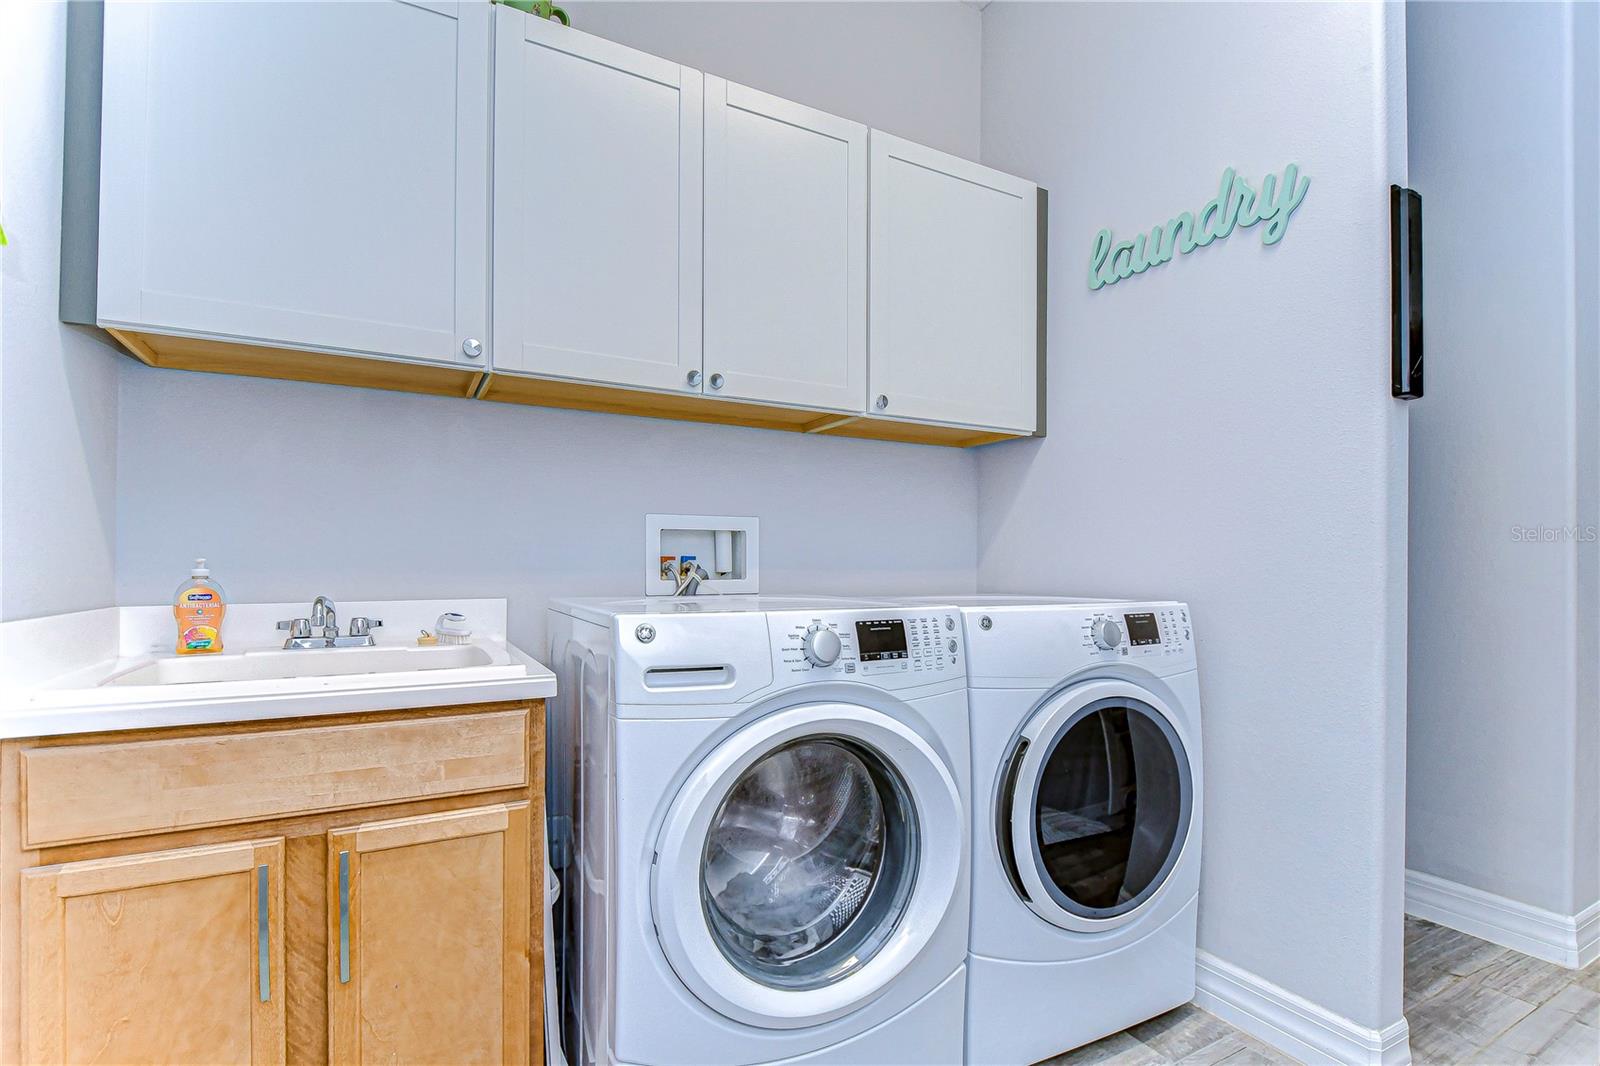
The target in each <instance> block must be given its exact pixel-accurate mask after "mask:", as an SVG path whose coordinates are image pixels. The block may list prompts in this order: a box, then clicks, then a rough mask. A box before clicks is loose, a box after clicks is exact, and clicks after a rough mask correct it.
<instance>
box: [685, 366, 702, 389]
mask: <svg viewBox="0 0 1600 1066" xmlns="http://www.w3.org/2000/svg"><path fill="white" fill-rule="evenodd" d="M684 380H685V381H687V382H688V383H689V387H690V388H691V389H692V388H694V387H696V386H697V385H699V384H700V371H698V370H691V371H689V374H688V376H687V377H685V378H684Z"/></svg>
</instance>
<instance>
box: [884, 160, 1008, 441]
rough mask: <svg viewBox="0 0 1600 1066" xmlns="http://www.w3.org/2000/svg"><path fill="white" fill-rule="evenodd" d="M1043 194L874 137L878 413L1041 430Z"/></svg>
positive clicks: (966, 165)
mask: <svg viewBox="0 0 1600 1066" xmlns="http://www.w3.org/2000/svg"><path fill="white" fill-rule="evenodd" d="M1037 196H1038V190H1037V187H1036V186H1034V184H1033V183H1032V182H1028V181H1024V180H1022V179H1021V178H1016V177H1012V176H1011V175H1009V174H1002V173H1000V172H999V171H997V170H991V169H989V168H988V167H983V166H979V165H978V164H976V163H972V162H969V161H967V160H965V159H959V158H957V157H955V156H951V155H946V154H945V153H943V152H939V151H935V150H934V149H932V148H926V147H923V146H922V145H919V144H913V143H911V142H910V141H905V140H901V139H900V138H898V137H892V136H890V135H889V134H886V133H880V132H879V131H877V130H873V131H872V198H871V212H872V221H871V227H872V240H871V268H870V279H871V280H870V296H869V304H870V306H871V309H872V314H871V327H870V335H869V339H868V345H867V359H868V367H869V371H868V374H869V378H870V386H869V389H868V392H869V394H870V396H871V404H872V413H873V414H875V415H882V416H885V417H888V418H907V419H919V420H927V421H932V422H951V423H957V424H961V425H968V426H978V427H985V428H992V429H999V430H1007V431H1011V432H1021V433H1031V432H1033V430H1034V428H1035V426H1036V423H1037V415H1038V412H1037V407H1036V401H1037V386H1038V350H1037V343H1038V340H1037V338H1038V332H1037V331H1038V323H1037V318H1036V301H1037V290H1036V279H1037V269H1038V234H1037V226H1036V219H1037V212H1038V203H1037Z"/></svg>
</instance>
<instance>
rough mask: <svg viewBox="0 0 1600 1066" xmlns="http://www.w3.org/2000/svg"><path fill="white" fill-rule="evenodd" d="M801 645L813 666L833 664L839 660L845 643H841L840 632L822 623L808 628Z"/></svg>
mask: <svg viewBox="0 0 1600 1066" xmlns="http://www.w3.org/2000/svg"><path fill="white" fill-rule="evenodd" d="M801 647H802V648H803V649H804V651H805V653H806V661H807V662H809V663H810V664H811V665H812V666H832V665H833V664H834V663H836V662H838V661H839V653H840V652H842V651H843V650H844V645H842V644H840V643H839V634H837V633H835V632H834V631H833V630H831V629H829V628H828V627H827V626H822V625H817V626H812V627H811V628H810V629H808V630H806V637H805V640H804V641H803V642H802V644H801Z"/></svg>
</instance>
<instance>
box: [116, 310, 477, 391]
mask: <svg viewBox="0 0 1600 1066" xmlns="http://www.w3.org/2000/svg"><path fill="white" fill-rule="evenodd" d="M106 332H107V333H109V334H111V336H113V337H115V338H116V339H117V341H118V342H120V343H121V344H122V346H123V347H124V348H126V349H127V350H128V351H129V352H130V353H132V355H133V356H134V358H136V359H138V360H139V361H140V362H141V363H144V364H145V365H147V366H154V367H162V368H164V369H169V370H199V371H204V372H207V373H212V374H241V375H244V376H246V377H254V378H277V379H280V380H284V381H315V382H320V383H322V384H325V385H354V386H356V387H358V388H367V389H390V390H393V391H396V392H418V393H423V394H424V395H428V396H456V397H460V398H463V399H466V398H470V397H472V396H474V395H475V394H476V393H477V391H478V387H479V385H480V384H481V383H482V380H483V377H484V374H483V372H482V371H480V370H477V369H474V368H471V367H463V368H461V369H459V370H457V369H453V368H451V367H448V366H432V365H429V364H427V363H414V362H406V361H402V360H396V359H379V358H370V359H369V358H364V357H362V356H358V355H334V354H332V353H329V352H316V351H305V350H301V349H298V348H275V347H272V346H270V345H264V344H244V343H239V342H236V341H220V340H211V339H209V338H205V337H181V336H176V335H168V334H162V333H147V332H137V331H134V330H125V329H115V328H111V327H107V328H106Z"/></svg>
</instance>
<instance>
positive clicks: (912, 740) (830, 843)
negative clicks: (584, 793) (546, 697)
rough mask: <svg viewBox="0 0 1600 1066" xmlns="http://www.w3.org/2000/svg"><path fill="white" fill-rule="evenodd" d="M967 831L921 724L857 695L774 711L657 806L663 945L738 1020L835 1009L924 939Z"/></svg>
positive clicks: (824, 1016)
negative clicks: (661, 814)
mask: <svg viewBox="0 0 1600 1066" xmlns="http://www.w3.org/2000/svg"><path fill="white" fill-rule="evenodd" d="M965 838H966V825H965V819H964V816H963V811H962V807H961V796H960V793H959V791H958V790H957V786H956V782H955V777H954V775H953V774H952V773H951V772H950V770H949V768H948V767H947V766H946V765H945V764H944V761H943V760H942V759H941V758H940V757H939V755H938V753H937V752H935V751H934V750H933V748H932V747H930V746H929V745H928V743H927V742H926V741H925V740H923V738H922V737H921V736H919V735H918V734H917V732H916V731H915V730H913V729H911V728H910V727H909V726H907V725H905V724H903V723H902V722H900V721H898V720H896V719H894V718H892V717H890V716H889V715H886V714H883V713H882V712H880V711H876V710H873V709H871V708H867V707H858V706H849V705H844V704H835V703H827V704H809V705H806V706H801V707H791V708H788V709H786V710H781V711H776V712H774V713H772V714H769V715H767V716H765V717H763V718H760V719H758V720H756V721H755V722H753V723H751V724H750V725H749V726H747V727H745V728H744V729H742V730H740V731H739V732H738V733H735V734H734V735H733V736H732V737H730V738H729V739H727V740H726V741H724V742H723V743H722V744H721V745H719V746H718V747H717V748H716V749H715V750H713V751H712V753H711V754H710V755H708V756H707V757H706V758H705V760H704V761H703V762H702V763H701V764H700V766H698V767H697V768H696V769H695V771H694V773H693V774H692V775H691V776H690V778H689V780H688V782H686V783H685V785H684V787H683V789H682V791H681V792H680V793H679V794H678V796H677V798H676V800H675V801H674V802H673V805H672V808H671V810H669V811H668V813H667V817H666V820H665V822H664V823H663V825H662V830H661V836H660V838H659V840H658V843H657V853H656V863H655V867H654V871H655V873H654V891H653V903H654V907H655V922H656V929H657V932H658V935H659V937H660V939H661V945H662V948H663V949H664V951H665V952H666V955H667V959H668V961H669V962H670V963H671V964H672V968H673V970H674V971H675V972H676V973H677V975H678V977H679V978H680V979H681V980H682V981H683V982H684V984H685V985H687V986H688V987H689V988H690V989H691V990H692V991H693V992H694V993H695V995H697V996H699V997H700V999H701V1000H702V1001H704V1002H705V1003H706V1004H708V1005H709V1006H711V1007H712V1008H713V1009H715V1010H717V1011H719V1012H720V1013H722V1014H724V1015H726V1016H728V1017H730V1018H733V1019H735V1020H737V1021H740V1022H744V1023H746V1024H750V1025H759V1026H763V1027H766V1028H795V1027H799V1026H805V1025H815V1024H818V1023H820V1022H824V1021H828V1020H830V1019H833V1018H837V1017H840V1016H841V1015H844V1014H847V1013H849V1012H850V1011H852V1010H855V1009H857V1008H858V1007H861V1006H863V1005H864V1004H866V1003H868V1002H870V1001H871V1000H873V999H874V998H876V997H877V996H878V995H879V994H880V993H881V992H883V990H884V989H885V988H886V987H887V986H888V984H889V982H891V981H892V980H894V979H895V977H896V976H898V975H899V974H900V973H902V972H903V971H904V970H905V969H906V968H907V967H908V966H910V965H911V963H912V962H913V960H915V959H916V957H917V956H918V954H919V953H920V952H921V951H922V949H923V948H924V947H926V946H927V943H928V941H929V940H930V939H931V938H932V936H933V933H934V931H935V930H936V929H937V928H938V926H939V925H940V923H941V922H942V921H944V919H945V917H946V915H947V913H948V912H949V909H950V904H951V900H952V898H953V897H954V895H955V890H956V881H957V878H958V876H959V875H960V872H961V869H962V856H963V854H964V849H965V847H966V839H965ZM940 976H941V977H943V976H947V975H940Z"/></svg>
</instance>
